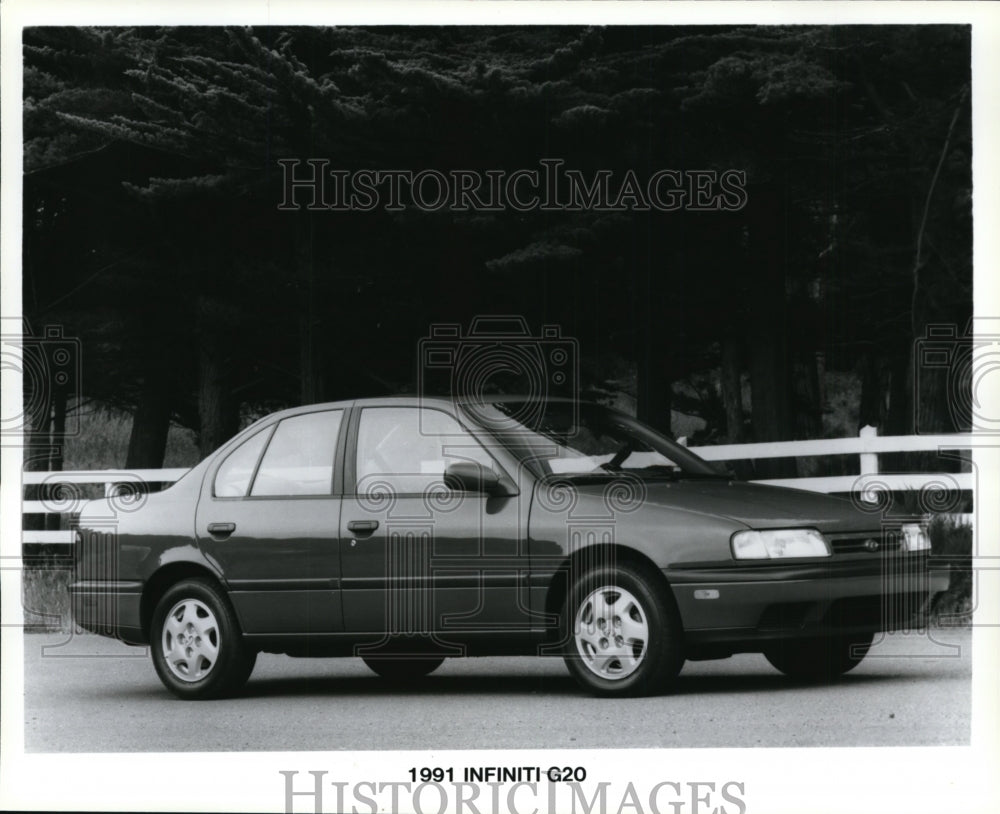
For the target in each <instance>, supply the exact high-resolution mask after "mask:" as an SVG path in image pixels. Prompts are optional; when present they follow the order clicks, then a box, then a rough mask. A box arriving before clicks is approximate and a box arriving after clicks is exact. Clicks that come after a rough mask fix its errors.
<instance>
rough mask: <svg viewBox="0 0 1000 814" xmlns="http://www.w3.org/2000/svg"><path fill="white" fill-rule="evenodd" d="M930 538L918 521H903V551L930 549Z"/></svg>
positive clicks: (924, 527) (925, 528)
mask: <svg viewBox="0 0 1000 814" xmlns="http://www.w3.org/2000/svg"><path fill="white" fill-rule="evenodd" d="M930 548H931V538H930V535H929V534H928V533H927V527H926V526H922V525H921V524H920V523H903V551H930Z"/></svg>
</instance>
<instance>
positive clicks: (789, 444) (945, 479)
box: [21, 427, 976, 545]
mask: <svg viewBox="0 0 1000 814" xmlns="http://www.w3.org/2000/svg"><path fill="white" fill-rule="evenodd" d="M681 443H685V440H684V439H681ZM975 446H976V444H975V443H974V441H973V436H972V435H886V436H879V435H877V434H876V432H875V428H874V427H865V428H863V429H862V430H861V432H860V433H859V435H858V437H857V438H825V439H817V440H809V441H776V442H772V443H758V444H722V445H719V446H706V447H689V449H691V451H692V452H695V453H696V454H698V455H700V456H701V457H702V458H704V459H705V460H708V461H741V460H755V459H766V458H809V457H817V456H818V457H824V456H828V455H856V456H858V459H859V474H858V475H838V476H831V477H806V478H771V479H764V480H754V481H751V482H752V483H763V484H771V485H776V486H791V487H795V488H798V489H807V490H809V491H814V492H826V493H831V494H832V493H855V494H859V495H861V496H862V498H866V499H869V500H873V501H874V500H877V499H878V493H879V492H885V491H901V490H906V489H917V490H925V491H927V490H932V491H933V490H939V491H949V492H950V491H972V490H974V488H975V482H974V478H973V474H972V472H936V473H934V472H931V473H925V472H914V473H884V472H881V471H880V469H879V461H878V456H879V455H880V454H882V453H895V452H939V453H940V452H949V453H950V452H954V451H956V450H970V449H972V448H974V447H975ZM948 457H952V458H954V457H955V456H948ZM187 471H188V470H187V469H133V470H125V469H98V470H88V471H65V472H24V473H23V474H22V478H21V481H22V484H23V486H40V485H55V484H70V485H81V484H102V485H103V486H104V494H105V496H111V495H113V494H114V492H115V489H116V488H119V487H120V486H121V485H122V484H135V483H166V484H169V483H173V482H174V481H176V480H178V479H180V477H181V476H182V475H184V473H185V472H187ZM54 506H58V501H57V500H23V502H22V512H23V513H24V514H62V513H65V512H61V511H58V510H56V509H55V508H53V507H54ZM960 517H961V518H962V519H963V520H964V521H966V522H971V521H972V515H970V514H961V515H960ZM21 539H22V542H23V543H30V544H50V545H59V544H71V543H72V542H73V540H74V533H73V532H72V531H24V532H22V538H21Z"/></svg>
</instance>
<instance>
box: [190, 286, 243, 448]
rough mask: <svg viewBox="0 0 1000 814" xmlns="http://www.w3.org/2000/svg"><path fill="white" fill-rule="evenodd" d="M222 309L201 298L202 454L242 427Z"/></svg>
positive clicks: (200, 401) (199, 309)
mask: <svg viewBox="0 0 1000 814" xmlns="http://www.w3.org/2000/svg"><path fill="white" fill-rule="evenodd" d="M219 309H220V306H219V305H218V304H217V303H214V302H213V301H212V300H210V299H209V298H207V297H205V296H201V297H199V300H198V315H199V319H200V321H201V328H202V330H201V331H200V336H201V343H200V349H199V359H198V419H199V431H198V447H199V449H200V451H201V454H202V456H205V455H208V454H209V453H210V452H214V451H215V450H216V449H218V448H219V447H220V446H222V444H224V443H225V442H226V441H227V440H229V439H230V438H231V437H232V436H233V435H234V434H235V433H236V430H237V428H238V426H239V404H238V403H237V401H236V400H235V399H234V398H233V396H232V392H231V382H229V381H228V380H227V372H228V357H229V353H228V351H229V344H228V340H227V334H226V333H224V332H223V331H224V329H225V326H224V325H220V324H219V322H220V321H221V320H216V319H215V317H216V315H217V313H218V311H219Z"/></svg>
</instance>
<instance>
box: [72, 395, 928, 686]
mask: <svg viewBox="0 0 1000 814" xmlns="http://www.w3.org/2000/svg"><path fill="white" fill-rule="evenodd" d="M929 549H930V543H929V539H928V534H927V529H926V525H925V524H924V523H923V522H922V519H921V518H902V519H893V520H891V522H890V519H887V518H886V517H884V516H883V513H880V512H877V511H866V510H865V509H864V507H863V506H862V505H855V503H853V502H852V501H850V500H847V499H842V498H834V497H830V496H827V495H822V494H817V493H814V492H808V491H802V490H797V489H788V488H780V487H776V486H767V485H761V484H753V483H747V482H741V481H739V480H737V479H736V478H735V477H734V476H733V475H732V473H730V472H727V471H723V470H720V469H719V468H717V466H716V465H714V464H709V463H707V462H706V461H704V460H702V459H701V458H699V457H698V456H697V455H696V454H694V453H693V452H691V451H690V450H688V449H687V448H685V447H684V446H682V445H681V444H679V443H677V442H675V441H673V440H671V439H670V438H667V437H666V436H664V435H663V434H661V433H659V432H657V431H655V430H653V429H651V428H650V427H648V426H646V425H644V424H642V423H641V422H639V421H637V420H636V419H635V418H632V417H631V416H629V415H627V414H625V413H623V412H618V411H616V410H613V409H610V408H608V407H604V406H600V405H598V404H593V403H587V402H580V401H575V400H572V399H566V400H556V399H551V400H541V399H537V398H529V397H521V398H518V397H509V396H506V397H499V396H498V397H490V398H482V397H481V398H478V399H469V400H463V399H458V398H440V399H437V398H429V397H412V398H404V397H394V398H381V399H361V400H354V401H342V402H335V403H328V404H316V405H309V406H305V407H298V408H294V409H290V410H284V411H282V412H278V413H275V414H273V415H269V416H267V417H265V418H263V419H261V420H259V421H257V422H255V423H254V424H252V425H251V426H249V427H247V428H246V429H245V430H243V431H242V432H240V433H239V434H238V435H236V436H235V437H234V438H233V439H232V440H231V441H229V442H228V443H226V444H225V445H223V446H222V447H221V448H220V449H218V450H217V451H216V452H214V453H212V454H211V455H209V456H208V457H206V458H205V459H204V460H203V461H202V462H201V463H200V464H198V465H197V466H195V467H194V468H193V469H191V470H190V471H188V472H187V473H186V474H185V475H184V476H183V477H182V478H181V479H180V480H178V481H177V482H176V483H174V484H173V485H172V486H170V487H169V488H166V489H164V490H163V491H160V492H150V493H148V494H145V493H142V492H138V493H133V494H132V496H131V499H129V500H124V499H120V500H116V498H114V497H112V498H108V499H105V500H100V501H93V502H91V503H89V504H88V505H87V506H86V508H85V510H84V511H83V512H82V513H81V516H80V520H79V529H78V541H77V545H76V573H75V576H74V581H73V583H72V584H71V586H70V592H71V599H72V607H73V613H74V617H75V620H76V623H77V624H78V625H79V626H80V627H82V628H83V629H85V630H88V631H92V632H94V633H99V634H102V635H107V636H113V637H115V638H117V639H119V640H121V641H123V642H125V643H127V644H133V645H149V646H150V650H151V653H152V660H153V664H154V666H155V669H156V672H157V673H158V675H159V677H160V679H161V680H162V682H163V684H164V685H165V686H166V687H167V688H168V689H169V690H170V691H171V692H173V693H174V694H175V695H177V696H179V697H181V698H185V699H194V698H210V697H219V696H223V695H229V694H233V693H235V692H237V691H239V689H240V688H241V687H242V686H243V685H244V684H245V682H246V681H247V679H248V678H249V676H250V674H251V671H252V670H253V667H254V663H255V660H256V658H257V654H258V653H261V652H268V653H284V654H288V655H291V656H301V657H305V656H316V657H333V656H352V657H361V658H362V659H364V661H365V663H367V664H368V665H369V666H370V667H371V668H372V669H373V670H374V671H375V672H376V673H378V674H379V675H381V676H383V677H385V678H388V679H390V680H395V681H405V682H413V681H417V680H418V679H420V678H422V677H423V676H425V675H427V674H428V673H430V672H431V671H433V670H434V669H436V668H437V667H438V666H439V665H441V664H442V663H443V662H444V660H445V659H446V658H450V657H463V656H483V655H523V654H537V655H541V656H561V657H562V658H564V659H565V662H566V665H567V667H568V669H569V671H570V673H571V674H572V675H573V676H574V678H575V679H576V680H577V681H578V682H579V684H580V685H582V687H583V688H584V689H586V690H587V691H589V692H591V693H593V694H596V695H601V696H635V695H648V694H653V693H661V692H667V691H669V690H670V689H671V687H672V686H673V685H674V683H675V679H676V677H677V675H678V673H679V671H680V670H681V667H682V665H683V663H684V662H685V660H697V659H710V658H724V657H727V656H730V655H732V654H734V653H741V652H758V653H763V654H764V656H765V657H766V658H767V659H768V660H769V661H770V662H771V664H773V665H774V666H775V667H776V668H777V669H778V670H780V671H782V672H783V673H785V674H787V675H788V676H792V677H795V678H797V679H805V680H816V679H834V678H836V677H838V676H840V675H842V674H843V673H846V672H847V671H849V670H851V669H852V668H853V667H855V666H856V665H857V664H858V663H859V662H860V661H861V660H862V659H863V658H864V656H865V654H866V652H867V650H868V648H869V647H870V646H871V644H872V641H873V637H874V635H875V634H876V633H879V632H881V631H886V630H893V629H899V628H904V629H908V626H910V625H913V624H919V623H920V614H921V613H922V612H923V611H924V609H926V607H927V606H928V604H929V602H930V601H932V600H933V597H934V596H935V595H936V594H937V593H938V592H940V591H943V590H945V588H947V580H948V578H947V574H946V573H941V572H938V571H935V570H933V569H930V568H928V555H929Z"/></svg>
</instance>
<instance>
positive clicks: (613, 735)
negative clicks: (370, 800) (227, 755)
mask: <svg viewBox="0 0 1000 814" xmlns="http://www.w3.org/2000/svg"><path fill="white" fill-rule="evenodd" d="M934 635H935V636H936V637H937V638H938V639H940V640H941V641H942V642H945V643H947V644H948V645H950V646H949V647H945V646H944V645H940V644H935V643H932V642H929V641H928V640H927V639H926V638H921V637H918V636H916V635H915V634H909V635H908V636H902V635H900V634H896V635H893V636H890V637H887V639H886V640H885V642H883V643H882V644H881V645H879V646H878V647H877V648H875V649H874V650H873V653H874V654H875V655H872V656H869V657H868V658H867V659H866V660H865V661H864V662H863V663H862V664H861V665H860V666H859V667H858V668H857V669H856V670H855V671H854V672H852V673H851V674H850V675H848V676H846V677H845V678H844V679H843V680H842V681H841V682H840V683H838V684H834V685H827V686H821V687H816V686H803V685H796V684H794V683H792V682H789V681H788V680H787V679H785V678H783V677H782V676H781V675H780V674H779V673H777V672H776V671H775V670H774V669H773V668H771V666H770V665H769V664H768V663H767V662H766V661H765V660H764V659H763V658H762V657H761V656H757V655H742V656H735V657H733V658H730V659H726V660H722V661H713V662H696V663H688V664H687V665H685V667H684V671H683V672H682V673H681V678H680V685H679V689H678V691H677V693H675V694H673V695H669V696H663V697H658V698H642V699H628V700H619V701H609V700H604V699H595V698H591V697H589V696H587V695H585V694H583V693H581V692H580V691H579V690H578V689H577V687H576V685H575V683H574V682H573V681H572V679H571V678H570V677H569V674H568V673H567V672H566V669H565V667H564V666H563V664H562V662H560V661H558V660H555V659H533V658H511V659H502V658H489V659H462V660H452V661H449V662H446V663H445V665H444V666H443V667H441V668H440V669H439V670H438V671H437V672H436V673H434V674H433V675H431V676H429V677H428V678H427V679H425V680H424V681H423V682H422V683H420V685H419V686H416V687H411V688H407V689H403V690H400V689H398V688H393V687H390V686H388V685H386V684H385V683H384V682H383V681H382V680H381V679H379V678H378V677H377V676H375V675H374V674H373V673H371V672H369V670H368V669H367V668H366V667H365V666H364V665H363V664H362V663H361V661H360V660H357V659H319V660H307V659H291V658H288V657H285V656H271V655H266V654H265V655H262V656H261V657H260V658H259V659H258V661H257V668H256V670H255V671H254V674H253V676H252V677H251V679H250V683H249V684H248V685H247V688H246V692H245V694H244V695H243V696H242V697H239V698H234V699H227V700H223V701H209V702H183V701H178V700H175V699H174V698H173V696H171V695H169V694H168V693H167V692H166V691H165V690H164V689H163V687H162V686H161V685H160V682H159V680H158V679H157V677H156V674H155V673H154V672H153V667H152V664H151V663H150V661H149V659H148V657H142V655H141V651H140V650H137V649H135V648H125V647H124V646H121V645H119V644H117V643H116V642H113V641H110V640H105V639H100V638H98V637H93V636H84V637H77V638H74V639H71V640H70V641H68V642H67V641H65V639H66V637H64V636H58V635H44V636H42V635H30V636H26V637H25V685H26V691H25V749H26V750H27V751H32V752H77V751H88V752H91V751H92V752H103V751H111V752H117V751H122V752H132V751H164V752H167V751H216V750H219V751H238V750H254V751H264V750H267V751H271V750H276V751H277V750H333V749H349V750H368V749H433V748H451V749H476V748H536V747H537V748H576V747H581V748H628V747H705V746H710V747H726V746H730V747H752V746H838V745H842V746H883V745H955V744H966V743H968V741H969V732H970V729H969V727H970V696H971V692H970V683H971V674H972V673H971V658H970V650H971V636H970V634H969V632H968V631H947V632H943V631H935V632H934ZM135 654H139V655H138V656H136V655H135Z"/></svg>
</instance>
